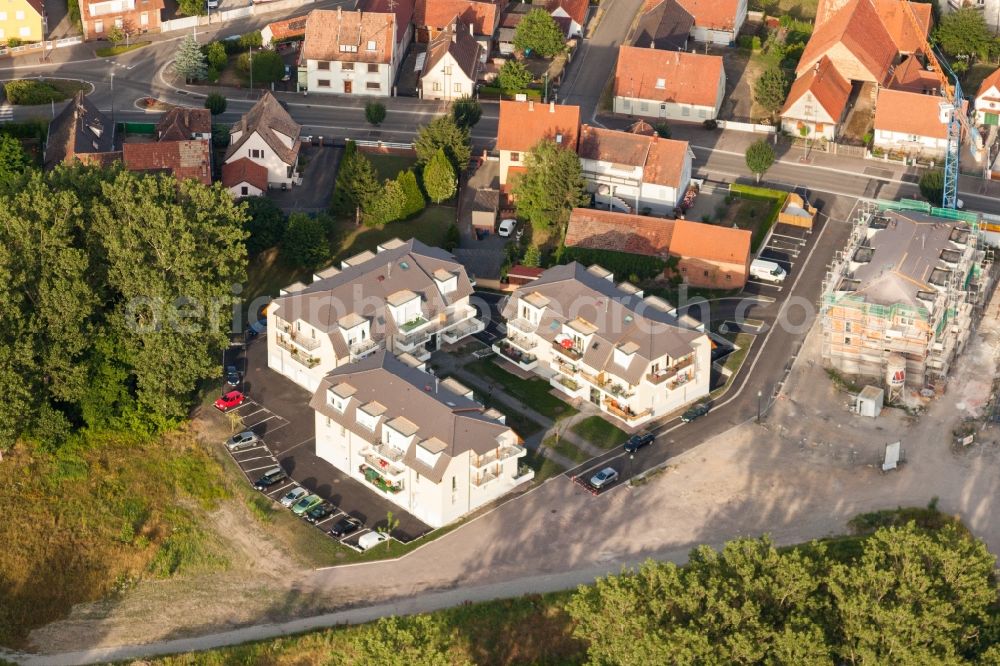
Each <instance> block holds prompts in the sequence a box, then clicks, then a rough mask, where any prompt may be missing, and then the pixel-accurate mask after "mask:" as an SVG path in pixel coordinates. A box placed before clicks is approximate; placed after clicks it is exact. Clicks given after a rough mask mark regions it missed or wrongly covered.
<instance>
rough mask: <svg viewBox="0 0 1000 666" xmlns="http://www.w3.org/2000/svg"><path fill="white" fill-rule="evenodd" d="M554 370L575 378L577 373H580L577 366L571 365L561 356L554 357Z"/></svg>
mask: <svg viewBox="0 0 1000 666" xmlns="http://www.w3.org/2000/svg"><path fill="white" fill-rule="evenodd" d="M552 368H553V369H554V370H555V371H556V372H558V373H560V374H563V375H566V376H567V377H575V376H576V374H577V372H579V368H577V367H576V365H575V364H573V363H570V362H569V361H567V360H566V359H564V358H563V357H561V356H553V357H552Z"/></svg>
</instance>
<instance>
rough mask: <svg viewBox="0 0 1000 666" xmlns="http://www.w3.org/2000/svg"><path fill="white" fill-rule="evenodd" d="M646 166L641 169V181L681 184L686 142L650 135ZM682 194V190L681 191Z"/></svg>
mask: <svg viewBox="0 0 1000 666" xmlns="http://www.w3.org/2000/svg"><path fill="white" fill-rule="evenodd" d="M652 140H653V142H652V144H651V145H650V147H649V157H648V158H647V159H646V168H645V169H643V171H642V181H643V182H644V183H653V184H656V185H669V186H670V187H679V186H680V185H681V182H680V180H681V173H682V172H683V170H684V164H685V162H686V161H687V156H688V150H689V148H688V142H687V141H675V140H673V139H661V138H659V137H657V136H653V137H652ZM681 194H683V192H682V193H681Z"/></svg>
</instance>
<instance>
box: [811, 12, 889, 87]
mask: <svg viewBox="0 0 1000 666" xmlns="http://www.w3.org/2000/svg"><path fill="white" fill-rule="evenodd" d="M840 44H842V45H843V46H844V48H846V49H847V50H848V51H849V52H850V53H851V54H853V55H854V57H855V58H856V59H857V60H858V62H859V63H860V64H861V65H862V66H863V67H864V68H865V69H866V70H867V71H868V73H869V75H870V76H871V80H872V81H874V82H875V83H878V84H880V85H881V84H884V83H886V81H887V80H888V79H889V70H890V68H891V67H892V64H893V61H894V60H895V59H896V55H897V52H896V46H895V44H894V42H893V41H892V37H891V36H890V35H889V33H888V32H887V31H886V29H885V26H884V25H883V24H882V20H881V19H880V18H879V15H878V12H876V11H875V7H874V5H872V3H871V0H850V2H849V3H848V4H846V5H845V6H844V7H843V8H842V9H840V10H838V11H837V12H836V13H835V14H834V15H833V16H832V17H831V18H830V19H829V20H828V21H826V22H825V23H823V24H821V25H820V26H819V27H817V28H816V30H815V31H814V32H813V34H812V37H811V38H810V39H809V42H808V43H806V47H805V50H804V51H803V52H802V58H801V60H799V64H798V67H796V69H795V72H796V74H797V75H801V74H802V73H803V72H804V71H805V70H806V69H808V68H809V67H812V66H813V65H815V64H816V62H818V61H819V60H820V59H821V58H822V57H823V56H824V55H827V53H829V51H830V50H831V49H833V48H834V47H836V46H837V45H840ZM834 64H836V60H834Z"/></svg>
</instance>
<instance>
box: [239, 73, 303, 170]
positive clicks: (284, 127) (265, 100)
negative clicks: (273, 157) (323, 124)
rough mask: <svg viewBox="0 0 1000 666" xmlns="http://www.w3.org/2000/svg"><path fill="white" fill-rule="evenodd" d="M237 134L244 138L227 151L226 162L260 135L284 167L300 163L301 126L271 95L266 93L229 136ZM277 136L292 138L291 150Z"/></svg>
mask: <svg viewBox="0 0 1000 666" xmlns="http://www.w3.org/2000/svg"><path fill="white" fill-rule="evenodd" d="M237 131H239V132H242V134H241V135H240V138H239V139H237V140H236V141H233V142H232V143H231V144H230V146H229V148H228V149H227V150H226V160H227V161H228V160H229V158H230V157H232V155H233V154H235V153H236V152H238V151H239V149H240V148H241V147H242V146H243V144H244V143H246V141H247V139H249V138H250V137H251V136H252V135H253V134H254V133H257V134H259V135H260V136H261V138H262V139H264V141H265V143H267V145H268V146H270V148H271V150H273V151H274V152H275V153H276V154H277V155H278V157H279V158H280V159H281V161H282V162H284V163H285V164H295V162H296V160H298V157H299V134H300V133H301V132H302V126H301V125H299V124H298V123H297V122H295V121H294V120H292V117H291V116H290V115H288V111H285V109H284V108H283V107H282V106H281V103H280V102H278V100H277V99H276V98H275V97H274V95H272V94H271V93H270V92H267V91H265V92H264V96H263V97H261V98H260V100H258V101H257V103H256V104H254V105H253V107H252V108H251V109H250V110H249V111H247V112H246V114H244V116H243V117H242V118H240V119H239V121H237V122H236V124H235V125H233V127H232V129H230V130H229V132H230V134H232V133H233V132H237ZM275 132H280V133H281V134H284V135H285V136H288V137H291V139H292V146H291V148H289V147H288V146H286V145H285V144H284V143H283V142H282V141H281V139H280V138H278V136H277V135H276V134H275Z"/></svg>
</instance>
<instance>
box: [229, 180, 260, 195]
mask: <svg viewBox="0 0 1000 666" xmlns="http://www.w3.org/2000/svg"><path fill="white" fill-rule="evenodd" d="M228 190H229V194H231V195H232V196H233V197H234V198H236V199H239V198H240V197H259V196H261V195H263V194H264V192H263V191H262V190H261V189H260V188H259V187H257V186H256V185H253V184H252V183H248V182H246V181H245V180H244V181H240V182H238V183H235V184H233V185H231V186H230V187H229V188H228Z"/></svg>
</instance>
